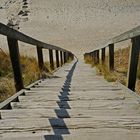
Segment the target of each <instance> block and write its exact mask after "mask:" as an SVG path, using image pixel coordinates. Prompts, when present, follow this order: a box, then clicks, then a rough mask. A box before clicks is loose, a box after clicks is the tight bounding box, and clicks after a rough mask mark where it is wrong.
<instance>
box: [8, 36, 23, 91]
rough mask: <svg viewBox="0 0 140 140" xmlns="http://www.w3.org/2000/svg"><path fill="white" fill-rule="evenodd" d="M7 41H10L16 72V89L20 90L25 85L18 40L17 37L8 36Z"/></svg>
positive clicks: (12, 60) (11, 55) (10, 51)
mask: <svg viewBox="0 0 140 140" xmlns="http://www.w3.org/2000/svg"><path fill="white" fill-rule="evenodd" d="M7 41H8V47H9V53H10V58H11V63H12V68H13V72H14V80H15V87H16V91H19V90H21V89H23V88H24V85H23V80H22V72H21V65H20V55H19V47H18V41H17V40H16V39H11V38H7Z"/></svg>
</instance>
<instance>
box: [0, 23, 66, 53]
mask: <svg viewBox="0 0 140 140" xmlns="http://www.w3.org/2000/svg"><path fill="white" fill-rule="evenodd" d="M0 34H2V35H4V36H7V37H9V38H13V39H15V40H19V41H22V42H25V43H28V44H31V45H35V46H41V47H42V48H46V49H52V50H59V51H60V50H61V51H67V50H65V49H63V48H60V47H57V46H54V45H51V44H47V43H44V42H41V41H39V40H37V39H34V38H32V37H30V36H27V35H25V34H23V33H21V32H19V31H16V30H14V29H11V28H9V27H8V26H6V25H4V24H2V23H0Z"/></svg>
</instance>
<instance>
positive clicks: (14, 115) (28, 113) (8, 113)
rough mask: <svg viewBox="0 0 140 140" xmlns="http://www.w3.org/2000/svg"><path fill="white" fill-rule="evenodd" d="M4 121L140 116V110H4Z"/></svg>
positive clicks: (2, 114) (2, 112) (2, 113)
mask: <svg viewBox="0 0 140 140" xmlns="http://www.w3.org/2000/svg"><path fill="white" fill-rule="evenodd" d="M1 116H2V119H23V118H87V119H88V118H92V117H93V116H97V117H98V116H118V117H120V116H126V117H127V116H140V111H139V110H133V109H131V110H130V109H121V110H115V109H114V110H109V109H108V110H107V109H106V110H105V109H104V110H102V111H101V110H85V109H78V110H77V109H67V110H66V109H13V110H2V111H1Z"/></svg>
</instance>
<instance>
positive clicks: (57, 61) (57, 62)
mask: <svg viewBox="0 0 140 140" xmlns="http://www.w3.org/2000/svg"><path fill="white" fill-rule="evenodd" d="M55 53H56V67H57V68H58V67H59V52H58V50H56V51H55Z"/></svg>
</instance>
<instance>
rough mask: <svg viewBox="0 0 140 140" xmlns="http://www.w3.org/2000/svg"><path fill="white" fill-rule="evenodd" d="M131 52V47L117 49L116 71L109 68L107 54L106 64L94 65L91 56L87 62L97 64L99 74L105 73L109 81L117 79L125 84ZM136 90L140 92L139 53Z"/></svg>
mask: <svg viewBox="0 0 140 140" xmlns="http://www.w3.org/2000/svg"><path fill="white" fill-rule="evenodd" d="M129 52H130V47H127V48H123V49H119V50H117V51H115V70H114V71H110V70H109V69H108V66H107V64H108V63H107V62H108V57H107V56H106V62H105V64H104V65H102V64H98V65H94V64H93V60H92V59H90V58H86V60H85V62H86V63H90V64H91V65H92V66H96V69H97V74H98V75H103V76H104V78H105V79H106V80H107V81H108V82H115V81H116V80H117V81H119V82H121V83H122V84H123V85H126V84H127V71H128V63H129ZM136 92H137V93H138V94H140V55H139V64H138V70H137V82H136Z"/></svg>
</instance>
